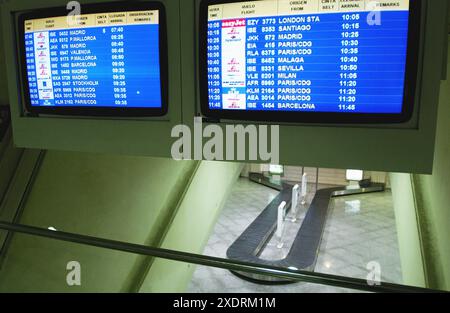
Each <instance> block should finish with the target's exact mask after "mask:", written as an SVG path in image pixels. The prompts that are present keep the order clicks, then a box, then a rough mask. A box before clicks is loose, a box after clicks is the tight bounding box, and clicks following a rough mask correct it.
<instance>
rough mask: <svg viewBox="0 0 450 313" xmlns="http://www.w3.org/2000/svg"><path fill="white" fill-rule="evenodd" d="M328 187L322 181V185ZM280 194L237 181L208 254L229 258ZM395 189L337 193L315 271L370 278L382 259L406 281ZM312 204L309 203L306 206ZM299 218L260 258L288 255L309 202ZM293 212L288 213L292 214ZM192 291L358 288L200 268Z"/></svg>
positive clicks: (389, 278)
mask: <svg viewBox="0 0 450 313" xmlns="http://www.w3.org/2000/svg"><path fill="white" fill-rule="evenodd" d="M314 187H315V185H310V186H309V188H308V189H309V193H308V203H309V201H310V200H311V199H312V198H313V196H314V192H315V190H314ZM326 187H329V186H327V185H319V188H326ZM277 194H278V192H277V191H276V190H273V189H270V188H268V187H265V186H262V185H259V184H256V183H253V182H250V181H249V180H248V179H247V178H241V179H239V181H238V182H237V184H236V185H235V187H234V189H233V191H232V193H231V195H230V197H229V199H228V200H227V202H226V204H225V207H224V209H223V211H222V213H221V215H220V216H219V218H218V222H217V224H216V226H215V228H214V230H213V233H212V235H211V237H210V239H209V241H208V244H207V246H206V248H205V251H204V254H205V255H210V256H217V257H226V251H227V249H228V247H229V246H230V245H231V244H232V243H233V242H234V240H236V238H237V237H238V236H239V235H240V234H241V233H242V232H243V231H244V230H245V229H246V228H247V226H248V225H249V224H250V223H251V222H252V221H253V220H254V219H255V218H256V217H257V216H258V215H259V213H260V212H261V211H262V210H263V209H264V208H265V207H266V205H267V204H268V203H270V202H271V201H272V199H273V198H274V197H275V196H276V195H277ZM391 198H392V196H391V192H390V191H389V190H388V191H385V192H381V193H371V194H363V195H355V196H348V197H341V198H335V199H333V200H332V202H331V204H330V205H331V207H330V212H329V215H328V218H327V222H326V226H325V230H324V235H323V238H322V243H321V246H320V249H319V254H318V259H317V263H316V267H315V270H314V271H316V272H321V273H328V274H334V275H340V276H346V277H355V278H361V279H366V278H367V275H368V273H369V270H368V269H367V265H368V264H369V262H373V261H375V262H378V264H379V265H380V267H381V278H382V281H385V282H393V283H399V284H401V283H402V274H401V267H400V257H399V251H398V244H397V233H396V228H395V215H394V209H393V204H392V199H391ZM306 206H307V205H306ZM298 211H299V217H300V218H299V221H298V222H296V223H293V222H291V221H289V220H288V222H287V226H286V227H287V229H286V231H285V239H284V242H285V244H284V247H283V248H282V249H278V248H277V247H276V245H277V240H275V239H274V238H273V239H272V240H270V241H269V243H268V245H267V247H266V250H265V251H263V253H262V254H261V257H262V258H264V259H279V258H283V257H284V255H285V254H286V253H287V252H288V250H289V248H290V242H292V240H293V237H294V236H295V234H296V232H297V231H298V228H299V226H300V224H301V220H302V216H304V212H306V207H302V206H300V207H299V208H298ZM288 217H289V216H288ZM188 291H189V292H192V293H203V292H212V293H214V292H220V293H222V292H245V293H255V292H257V293H260V292H279V293H291V292H353V291H351V290H346V289H342V288H335V287H330V286H322V285H317V284H309V283H295V284H289V285H259V284H255V283H251V282H247V281H244V280H242V279H241V278H238V277H236V276H234V275H233V274H232V273H231V272H229V271H227V270H222V269H215V268H209V267H204V266H201V267H200V266H199V267H197V269H196V271H195V272H194V275H193V278H192V280H191V283H190V285H189V288H188Z"/></svg>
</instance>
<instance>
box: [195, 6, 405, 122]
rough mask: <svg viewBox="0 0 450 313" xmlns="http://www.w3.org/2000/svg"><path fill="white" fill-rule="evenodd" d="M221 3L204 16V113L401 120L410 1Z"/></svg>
mask: <svg viewBox="0 0 450 313" xmlns="http://www.w3.org/2000/svg"><path fill="white" fill-rule="evenodd" d="M217 3H218V2H217V1H215V2H214V1H210V2H208V5H207V8H205V14H207V17H206V19H207V22H206V23H207V26H206V28H207V29H205V32H206V36H205V38H204V39H205V40H206V43H204V44H205V46H204V47H205V48H206V49H205V53H206V56H205V59H204V61H205V62H206V73H205V74H206V75H207V81H206V80H205V81H204V82H205V85H204V86H203V87H204V88H205V90H207V108H206V111H207V112H210V113H211V112H212V113H214V112H215V111H216V112H217V111H241V112H243V111H260V112H263V111H270V112H271V114H272V116H274V115H273V114H274V113H275V114H276V112H308V113H318V112H322V113H344V114H350V115H351V114H366V115H370V114H373V115H378V116H381V115H383V114H387V115H390V114H392V115H396V114H398V115H401V114H402V113H404V110H405V106H404V104H405V83H406V71H407V51H408V34H409V25H410V24H409V23H410V3H409V0H381V1H369V0H303V1H291V0H261V1H246V2H232V3H219V4H217ZM206 85H207V86H206ZM231 114H234V115H233V116H234V117H238V116H239V114H241V115H242V113H231ZM244 114H245V112H244ZM341 115H342V114H341ZM229 116H230V115H229ZM242 116H244V115H242ZM267 116H268V115H267ZM360 116H362V115H360Z"/></svg>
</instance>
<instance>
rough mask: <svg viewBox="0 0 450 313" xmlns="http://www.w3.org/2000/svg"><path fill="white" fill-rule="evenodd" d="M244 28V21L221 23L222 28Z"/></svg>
mask: <svg viewBox="0 0 450 313" xmlns="http://www.w3.org/2000/svg"><path fill="white" fill-rule="evenodd" d="M242 26H245V19H237V20H226V21H222V28H227V27H242Z"/></svg>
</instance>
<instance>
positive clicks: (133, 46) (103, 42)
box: [23, 10, 165, 115]
mask: <svg viewBox="0 0 450 313" xmlns="http://www.w3.org/2000/svg"><path fill="white" fill-rule="evenodd" d="M23 26H24V34H23V36H24V50H25V61H26V77H27V83H28V87H29V88H28V91H29V93H28V95H29V99H26V100H28V101H27V103H28V105H29V107H30V108H31V111H33V109H37V111H38V112H39V111H40V110H39V109H40V108H41V109H44V111H45V112H48V113H53V112H54V113H58V112H60V110H61V109H62V111H63V112H67V110H68V111H69V112H77V111H78V112H84V113H87V114H89V112H97V113H100V114H101V113H102V112H103V113H107V112H109V113H112V114H114V113H115V112H127V111H130V110H131V111H132V110H134V112H145V111H146V110H147V111H146V112H153V113H156V115H160V114H158V113H162V111H164V108H163V106H164V105H165V103H164V102H165V99H164V95H163V93H164V90H163V88H162V76H161V72H162V68H161V56H160V11H159V10H138V11H117V12H108V11H104V12H99V13H90V14H83V15H79V16H78V17H76V18H75V19H72V20H71V19H70V16H69V17H67V16H65V15H64V16H59V17H46V18H36V19H26V18H24V20H23ZM64 110H66V111H64Z"/></svg>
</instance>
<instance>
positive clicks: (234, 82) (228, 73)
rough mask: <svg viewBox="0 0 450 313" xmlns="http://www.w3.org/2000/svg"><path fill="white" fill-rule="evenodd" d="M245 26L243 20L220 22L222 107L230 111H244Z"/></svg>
mask: <svg viewBox="0 0 450 313" xmlns="http://www.w3.org/2000/svg"><path fill="white" fill-rule="evenodd" d="M245 26H246V22H245V19H232V20H225V21H222V45H223V46H226V47H227V49H226V50H224V51H223V54H222V62H223V64H224V66H222V79H223V81H222V87H223V107H224V108H226V109H230V110H231V109H233V110H245V109H246V96H245V87H246V71H245V61H244V59H245V44H246V35H247V33H246V27H245Z"/></svg>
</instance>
